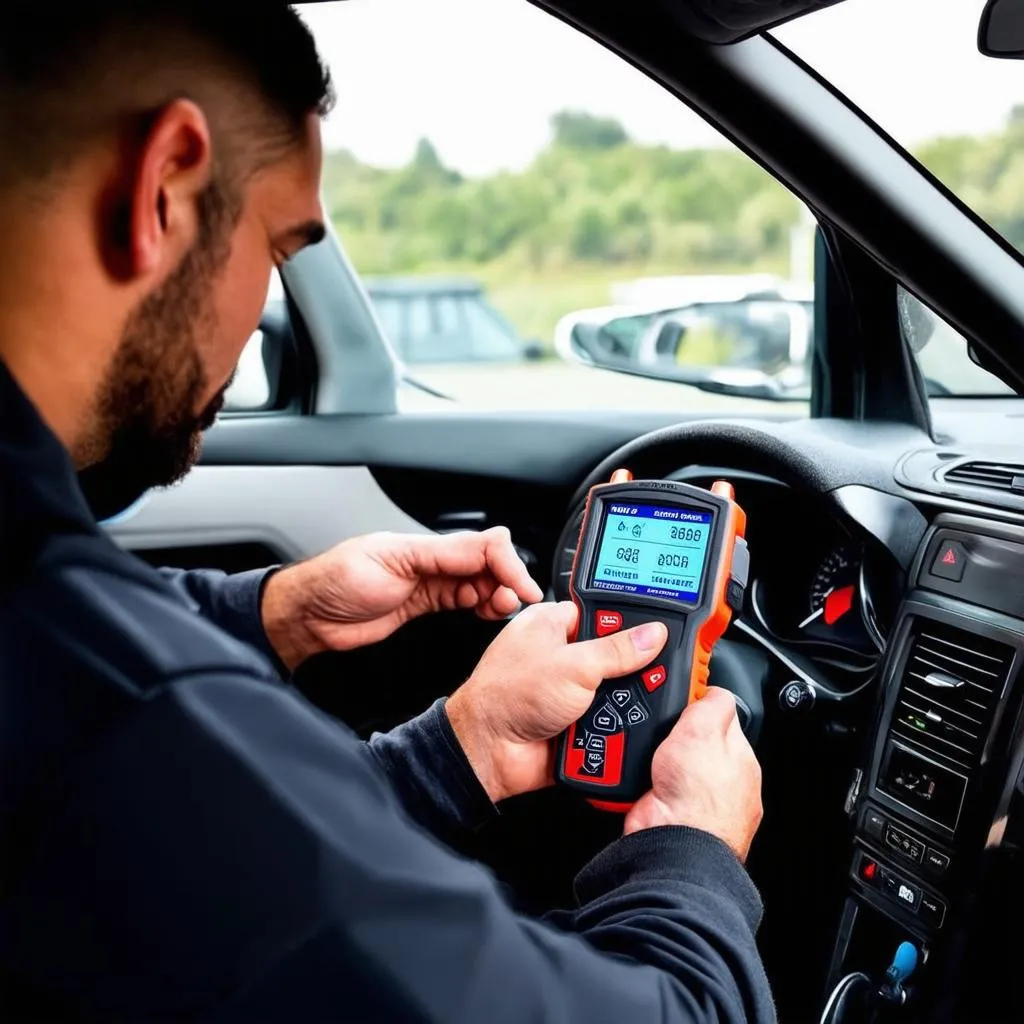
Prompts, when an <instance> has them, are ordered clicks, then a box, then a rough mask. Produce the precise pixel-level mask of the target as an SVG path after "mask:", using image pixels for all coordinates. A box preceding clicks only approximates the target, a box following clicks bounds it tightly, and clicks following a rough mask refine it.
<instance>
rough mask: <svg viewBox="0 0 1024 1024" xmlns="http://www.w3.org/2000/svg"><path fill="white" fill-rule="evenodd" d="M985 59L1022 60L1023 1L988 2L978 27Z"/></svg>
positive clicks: (1023, 32)
mask: <svg viewBox="0 0 1024 1024" xmlns="http://www.w3.org/2000/svg"><path fill="white" fill-rule="evenodd" d="M978 49H979V50H980V51H981V52H982V53H983V54H985V56H986V57H1002V58H1010V59H1020V58H1024V0H988V3H987V4H986V5H985V9H984V11H982V12H981V22H980V24H979V26H978Z"/></svg>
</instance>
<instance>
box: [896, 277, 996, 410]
mask: <svg viewBox="0 0 1024 1024" xmlns="http://www.w3.org/2000/svg"><path fill="white" fill-rule="evenodd" d="M897 301H898V303H899V314H900V331H901V333H902V334H903V340H904V341H905V342H906V343H907V344H908V345H909V346H910V351H911V352H913V353H914V358H915V359H916V360H917V365H918V368H919V369H920V371H921V376H922V377H924V381H925V385H926V387H927V388H928V396H929V398H987V397H993V396H1000V395H1002V396H1011V395H1015V394H1016V392H1015V391H1014V390H1013V388H1011V387H1010V386H1009V385H1008V384H1005V383H1003V381H1001V380H1000V379H999V378H998V377H996V376H995V375H994V374H991V373H989V372H988V370H986V369H984V368H983V367H981V366H979V365H978V364H977V363H976V362H974V360H973V359H971V356H970V353H969V351H968V345H967V340H966V338H964V336H963V335H962V334H960V333H959V332H958V331H956V330H954V329H953V328H952V327H950V326H949V324H947V323H946V321H945V320H943V319H942V317H940V316H939V315H938V313H936V312H934V311H933V310H932V309H930V308H929V307H928V306H926V305H925V304H924V303H923V302H921V301H920V300H919V299H917V298H916V297H915V296H913V295H911V294H910V292H908V291H905V290H904V289H903V288H902V286H901V287H900V288H899V289H898V299H897Z"/></svg>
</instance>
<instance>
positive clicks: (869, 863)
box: [860, 860, 878, 882]
mask: <svg viewBox="0 0 1024 1024" xmlns="http://www.w3.org/2000/svg"><path fill="white" fill-rule="evenodd" d="M877 873H878V865H877V864H876V863H875V862H874V861H873V860H866V861H864V863H863V865H862V866H861V869H860V877H861V878H863V879H864V881H866V882H873V881H874V880H875V875H876V874H877Z"/></svg>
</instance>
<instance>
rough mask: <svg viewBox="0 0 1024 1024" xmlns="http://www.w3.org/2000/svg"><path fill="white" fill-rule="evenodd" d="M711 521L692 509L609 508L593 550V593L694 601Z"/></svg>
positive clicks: (705, 555)
mask: <svg viewBox="0 0 1024 1024" xmlns="http://www.w3.org/2000/svg"><path fill="white" fill-rule="evenodd" d="M712 519H713V517H712V513H710V512H700V511H697V510H696V509H687V508H672V507H671V506H666V505H627V504H609V505H608V507H607V511H606V513H605V519H604V529H603V530H602V532H601V539H600V541H599V542H598V545H597V562H596V564H595V565H594V575H593V577H592V580H591V583H592V586H593V588H594V589H595V590H608V591H616V592H618V593H621V594H644V595H647V596H649V597H668V598H675V599H676V600H681V601H693V600H696V599H697V598H699V596H700V581H701V574H702V573H703V572H704V562H705V560H706V559H707V553H708V542H709V541H710V539H711V524H712Z"/></svg>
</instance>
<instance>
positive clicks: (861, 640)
mask: <svg viewBox="0 0 1024 1024" xmlns="http://www.w3.org/2000/svg"><path fill="white" fill-rule="evenodd" d="M861 560H862V558H861V552H860V551H859V550H857V549H855V548H853V547H842V548H836V549H835V550H834V551H831V552H830V553H829V554H828V555H827V556H826V557H825V558H824V560H823V561H822V562H821V563H820V564H819V565H818V568H817V569H816V570H815V572H814V576H813V577H812V578H811V584H810V587H809V590H808V595H807V598H808V609H807V615H806V616H805V617H804V618H803V619H802V621H801V622H800V623H799V624H798V625H797V631H798V633H799V635H800V636H801V637H803V638H805V639H808V640H819V641H826V642H830V643H838V644H842V645H844V646H851V647H854V648H866V647H868V646H869V638H868V636H867V633H866V632H865V629H864V620H863V618H862V615H861V583H860V568H861Z"/></svg>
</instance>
